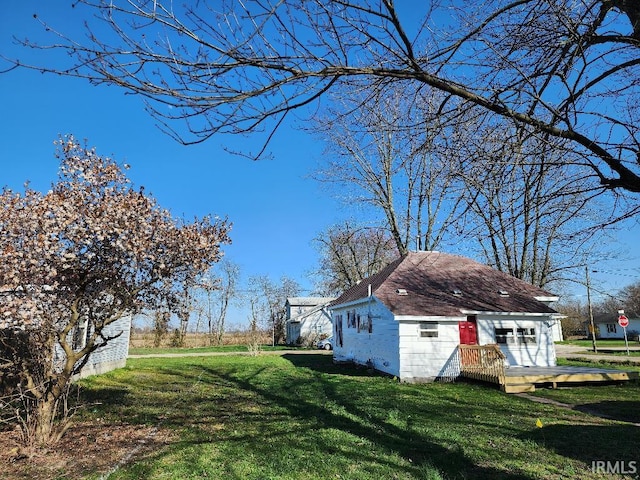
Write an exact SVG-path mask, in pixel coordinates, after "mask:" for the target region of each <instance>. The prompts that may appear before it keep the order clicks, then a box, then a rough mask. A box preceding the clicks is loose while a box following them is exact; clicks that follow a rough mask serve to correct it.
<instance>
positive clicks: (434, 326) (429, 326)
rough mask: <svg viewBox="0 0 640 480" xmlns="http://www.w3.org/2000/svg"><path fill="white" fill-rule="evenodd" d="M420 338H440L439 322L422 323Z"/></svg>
mask: <svg viewBox="0 0 640 480" xmlns="http://www.w3.org/2000/svg"><path fill="white" fill-rule="evenodd" d="M419 332H420V337H421V338H425V337H437V336H438V322H420V325H419Z"/></svg>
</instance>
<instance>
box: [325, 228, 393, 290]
mask: <svg viewBox="0 0 640 480" xmlns="http://www.w3.org/2000/svg"><path fill="white" fill-rule="evenodd" d="M315 243H316V244H317V245H318V248H319V251H320V265H319V269H318V272H317V276H318V277H319V279H320V286H319V289H320V291H322V292H323V294H325V295H327V296H331V295H337V294H340V293H342V292H343V291H345V290H347V289H348V288H350V287H352V286H353V285H356V284H357V283H358V282H360V281H361V280H364V279H365V278H367V277H370V276H371V275H373V274H375V273H377V272H378V271H379V270H381V269H382V268H384V267H385V266H386V265H388V264H389V263H391V262H392V261H393V260H395V259H396V258H398V256H399V252H398V250H397V248H396V244H395V242H394V241H393V239H392V238H391V236H390V235H389V233H388V232H387V230H386V229H383V228H375V227H374V228H367V227H362V228H358V227H356V226H355V225H353V224H352V223H350V222H345V223H343V224H340V225H335V226H333V227H332V228H330V229H329V231H327V232H326V233H322V234H320V235H318V236H317V237H316V238H315Z"/></svg>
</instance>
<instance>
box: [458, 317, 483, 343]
mask: <svg viewBox="0 0 640 480" xmlns="http://www.w3.org/2000/svg"><path fill="white" fill-rule="evenodd" d="M458 327H459V329H460V345H477V344H478V332H477V328H476V321H475V320H467V321H466V322H458Z"/></svg>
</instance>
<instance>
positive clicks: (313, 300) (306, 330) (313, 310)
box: [285, 297, 335, 345]
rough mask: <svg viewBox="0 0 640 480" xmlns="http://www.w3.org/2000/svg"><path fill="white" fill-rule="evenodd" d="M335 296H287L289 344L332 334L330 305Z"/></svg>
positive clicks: (287, 335) (296, 343)
mask: <svg viewBox="0 0 640 480" xmlns="http://www.w3.org/2000/svg"><path fill="white" fill-rule="evenodd" d="M333 300H335V298H333V297H290V298H287V301H286V303H285V307H286V309H287V317H286V318H287V320H286V337H287V338H286V341H287V344H289V345H298V344H300V343H303V342H307V341H308V342H315V341H316V340H318V339H320V338H322V337H328V336H330V335H331V330H332V324H331V314H330V313H329V309H328V305H329V303H330V302H331V301H333Z"/></svg>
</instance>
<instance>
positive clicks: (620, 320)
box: [618, 315, 629, 328]
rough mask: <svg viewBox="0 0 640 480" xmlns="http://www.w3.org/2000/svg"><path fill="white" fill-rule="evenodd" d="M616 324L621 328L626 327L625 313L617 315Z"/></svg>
mask: <svg viewBox="0 0 640 480" xmlns="http://www.w3.org/2000/svg"><path fill="white" fill-rule="evenodd" d="M618 325H620V326H621V327H623V328H627V327H628V326H629V319H628V318H627V316H626V315H620V316H619V317H618Z"/></svg>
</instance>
